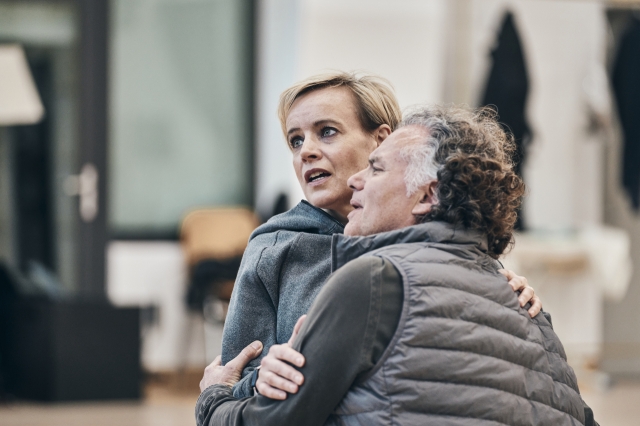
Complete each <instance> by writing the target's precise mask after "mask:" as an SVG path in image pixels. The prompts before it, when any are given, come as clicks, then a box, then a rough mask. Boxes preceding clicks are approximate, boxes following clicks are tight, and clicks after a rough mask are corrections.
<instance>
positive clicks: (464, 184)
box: [196, 107, 595, 425]
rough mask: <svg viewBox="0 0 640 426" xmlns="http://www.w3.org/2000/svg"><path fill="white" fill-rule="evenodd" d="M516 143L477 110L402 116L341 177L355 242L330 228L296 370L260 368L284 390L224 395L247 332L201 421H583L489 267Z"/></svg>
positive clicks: (557, 369)
mask: <svg viewBox="0 0 640 426" xmlns="http://www.w3.org/2000/svg"><path fill="white" fill-rule="evenodd" d="M512 150H513V141H512V140H511V139H510V138H509V137H508V136H507V135H506V134H505V133H504V132H503V131H502V129H501V128H500V126H499V124H498V123H497V122H496V120H495V118H494V117H493V116H492V115H491V113H489V112H485V111H480V112H477V113H474V112H472V111H468V110H464V109H460V108H455V107H435V108H420V109H417V110H416V111H414V112H413V113H411V114H409V115H408V116H407V117H406V118H405V119H404V121H403V122H402V124H401V125H400V127H399V129H398V130H396V131H395V132H393V133H392V134H391V136H389V138H388V139H387V140H386V141H385V142H384V143H382V144H381V145H380V147H379V148H378V149H376V150H375V151H374V152H373V153H372V154H371V157H370V164H369V167H368V168H367V169H365V170H363V171H361V172H359V173H357V174H356V175H354V176H352V177H351V178H350V179H349V185H350V186H351V188H352V189H353V191H354V193H353V198H352V201H351V203H352V205H353V206H354V208H355V210H354V211H353V212H351V213H350V214H349V223H348V225H347V227H346V228H345V234H346V235H349V236H355V235H362V236H363V237H356V238H354V237H348V236H341V235H335V236H334V237H333V238H334V239H333V251H332V257H333V259H332V268H333V269H334V270H336V272H335V273H334V274H333V275H332V276H331V277H330V279H329V281H328V282H327V284H326V285H325V287H324V288H323V290H322V291H321V293H320V295H319V296H318V298H317V299H316V301H315V302H314V304H313V306H312V307H311V309H310V311H309V314H308V318H307V320H306V321H305V322H304V324H303V325H302V326H301V327H299V334H298V335H297V337H294V338H292V349H295V351H294V350H292V349H291V348H289V349H290V351H288V353H289V355H290V356H291V358H289V359H290V360H291V362H292V364H294V365H296V366H297V368H296V369H292V371H293V372H294V374H292V375H287V374H288V373H286V372H284V371H282V370H281V371H276V369H272V371H271V374H272V375H273V376H272V379H280V380H283V381H284V382H283V383H281V386H277V384H276V383H275V382H274V381H271V384H273V385H276V387H280V388H282V387H285V388H286V387H289V392H290V395H289V396H288V398H287V399H286V400H284V401H277V400H272V399H268V398H266V397H264V396H262V395H257V396H254V397H251V398H246V399H243V400H236V399H234V398H233V396H232V394H231V388H230V386H232V385H233V384H234V383H235V381H237V380H238V377H239V374H240V373H239V371H240V370H241V369H242V367H243V366H244V364H246V362H247V361H248V360H250V359H251V358H253V357H254V356H256V355H257V354H258V353H259V352H260V350H261V345H260V344H259V342H255V343H256V347H255V348H251V347H247V348H246V349H245V351H243V353H242V354H241V355H240V356H239V357H238V358H236V359H234V360H233V361H231V362H230V363H228V364H227V365H226V366H225V367H221V366H220V365H219V360H216V362H214V364H212V365H211V366H210V367H208V368H207V370H206V371H205V377H204V378H203V381H202V382H201V388H202V390H203V392H202V394H201V396H200V398H199V400H198V403H197V406H196V419H197V422H198V425H253V424H255V425H271V424H273V425H289V424H290V425H321V424H347V425H349V424H353V425H377V424H381V425H382V424H401V425H424V424H437V425H442V424H444V425H471V424H473V425H477V424H485V425H497V424H523V425H528V424H544V425H551V424H553V425H564V424H567V425H580V424H587V425H588V424H595V422H594V421H593V415H592V413H591V410H590V409H589V408H588V407H587V406H586V404H584V402H583V401H582V399H581V397H580V395H579V391H578V387H577V383H576V378H575V375H574V373H573V370H572V369H571V368H570V367H569V366H568V364H567V363H566V356H565V354H564V350H563V348H562V344H561V343H560V341H559V339H558V338H557V336H556V335H555V333H554V332H553V330H552V328H551V325H550V324H549V322H548V321H547V320H546V319H545V318H543V317H542V316H538V317H535V318H530V317H529V315H528V314H527V312H526V311H525V310H524V309H522V308H520V306H519V303H518V300H517V296H516V295H515V294H513V292H512V291H511V289H510V288H509V287H508V285H507V283H506V280H505V278H504V277H503V276H502V275H501V274H500V273H499V272H498V269H499V267H500V266H499V264H498V263H497V262H496V260H495V259H497V258H498V256H500V255H501V254H502V253H503V252H504V251H505V249H507V248H508V246H509V245H510V244H511V243H512V239H513V236H512V230H513V225H514V223H515V220H516V210H517V208H518V207H519V206H520V202H521V197H522V194H523V193H524V185H523V183H522V181H521V180H520V179H519V178H518V177H517V176H516V175H515V173H514V172H513V170H512V163H511V153H512ZM301 249H302V248H301ZM283 349H286V348H282V347H278V346H276V347H273V349H272V351H278V350H283ZM270 355H271V351H270ZM270 355H269V356H267V358H265V360H268V359H272V357H270ZM282 358H285V359H286V356H285V357H282ZM327 359H330V360H331V363H330V364H329V365H327V364H326V362H327V361H326V360H327ZM266 363H268V361H265V362H263V365H265V364H266ZM274 373H275V374H274ZM278 376H280V377H278ZM261 377H262V372H261ZM285 378H288V379H289V381H291V382H292V383H288V381H287V380H285ZM265 381H266V382H269V380H268V379H265ZM261 387H262V388H263V389H267V388H266V387H264V383H263V384H262V386H261V384H260V383H259V384H258V390H260V389H261Z"/></svg>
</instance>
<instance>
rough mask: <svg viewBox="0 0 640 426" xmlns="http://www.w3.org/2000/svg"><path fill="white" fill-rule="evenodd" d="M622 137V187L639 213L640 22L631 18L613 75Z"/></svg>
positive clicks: (621, 43)
mask: <svg viewBox="0 0 640 426" xmlns="http://www.w3.org/2000/svg"><path fill="white" fill-rule="evenodd" d="M612 80H613V81H612V83H613V91H614V94H615V98H616V104H617V107H618V116H619V118H620V124H621V126H622V133H623V136H624V148H623V152H622V186H623V188H624V190H625V191H626V192H627V194H628V195H629V198H630V199H631V204H632V206H633V208H634V209H635V210H636V211H638V210H640V20H638V19H637V18H634V19H633V21H632V22H631V24H630V25H629V27H628V28H627V30H626V31H625V33H624V35H623V36H622V39H621V41H620V47H619V49H618V54H617V56H616V60H615V65H614V67H613V75H612Z"/></svg>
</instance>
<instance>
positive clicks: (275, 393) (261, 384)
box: [256, 373, 287, 401]
mask: <svg viewBox="0 0 640 426" xmlns="http://www.w3.org/2000/svg"><path fill="white" fill-rule="evenodd" d="M261 374H262V373H261ZM256 389H258V392H259V393H260V395H263V396H266V397H267V398H271V399H278V400H281V401H282V400H285V399H287V393H286V392H283V391H281V390H278V389H275V388H273V387H271V386H270V385H269V384H268V383H266V382H265V381H264V380H263V381H261V380H260V379H258V381H257V382H256Z"/></svg>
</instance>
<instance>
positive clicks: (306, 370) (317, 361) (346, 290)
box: [196, 257, 403, 426]
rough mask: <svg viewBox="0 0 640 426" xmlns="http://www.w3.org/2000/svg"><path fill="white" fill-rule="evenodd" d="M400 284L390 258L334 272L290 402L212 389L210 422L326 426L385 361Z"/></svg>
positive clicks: (207, 400) (303, 346)
mask: <svg viewBox="0 0 640 426" xmlns="http://www.w3.org/2000/svg"><path fill="white" fill-rule="evenodd" d="M402 299H403V290H402V279H401V277H400V275H399V274H398V272H397V271H396V269H395V268H394V267H393V265H391V263H389V262H388V261H386V260H383V259H380V258H377V257H363V258H359V259H356V260H354V261H352V262H350V263H348V264H347V265H345V266H344V267H343V268H341V269H339V270H338V271H336V272H335V273H334V274H333V275H332V276H331V277H330V278H329V280H328V281H327V284H326V285H325V287H324V288H323V289H322V291H321V292H320V294H319V295H318V298H317V299H316V301H315V302H314V304H313V305H312V307H311V309H310V311H309V314H308V317H307V320H306V321H305V323H304V325H303V326H302V329H301V330H300V335H299V336H298V338H297V339H296V340H295V342H294V344H293V348H294V349H296V350H298V351H299V352H301V353H302V354H303V355H304V356H305V358H306V362H305V365H304V367H302V368H300V369H299V371H300V372H301V373H302V374H303V375H304V377H305V381H304V383H303V384H302V386H300V388H299V390H298V393H296V394H293V395H288V397H287V399H286V400H284V401H278V400H272V399H269V398H266V397H264V396H261V395H257V396H254V397H250V398H245V399H241V400H238V399H235V398H234V397H233V395H232V392H231V388H230V387H228V386H225V385H214V386H211V387H209V388H207V389H205V390H204V392H202V394H201V395H200V398H199V399H198V403H197V404H196V421H197V424H198V426H204V425H209V426H212V425H238V426H239V425H246V426H251V425H261V426H269V425H278V426H285V425H322V424H324V423H325V421H326V420H327V418H328V417H329V415H330V414H331V413H332V412H333V410H334V409H335V407H336V406H337V405H338V403H339V402H340V401H341V400H342V398H343V396H344V395H345V394H346V393H347V391H348V390H349V387H350V386H351V385H352V383H353V382H354V381H355V380H357V378H358V377H359V376H361V375H363V374H365V373H366V372H367V371H369V370H370V369H371V368H373V367H374V366H375V364H376V362H377V361H378V360H379V359H380V358H381V356H382V354H383V352H384V350H385V349H386V347H387V346H388V344H389V342H390V341H391V338H392V337H393V334H394V332H395V330H396V327H397V324H398V320H399V318H400V313H401V310H402Z"/></svg>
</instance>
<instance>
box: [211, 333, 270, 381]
mask: <svg viewBox="0 0 640 426" xmlns="http://www.w3.org/2000/svg"><path fill="white" fill-rule="evenodd" d="M261 352H262V343H261V342H260V341H258V340H256V341H255V342H253V343H251V344H250V345H249V346H247V347H246V348H244V349H243V350H242V352H240V354H239V355H238V356H237V357H235V358H234V359H232V360H231V361H229V362H228V363H227V365H225V366H222V357H221V356H220V355H218V356H217V357H216V359H214V360H213V362H212V363H211V364H209V365H208V366H207V368H205V369H204V376H203V377H202V380H200V392H202V391H204V390H205V389H206V388H208V387H209V386H212V385H217V384H222V385H227V386H229V387H231V386H233V385H235V384H236V383H237V382H238V380H240V377H241V376H242V370H244V367H245V366H246V365H247V364H248V363H249V361H251V360H252V359H254V358H255V357H257V356H258V355H260V353H261Z"/></svg>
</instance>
